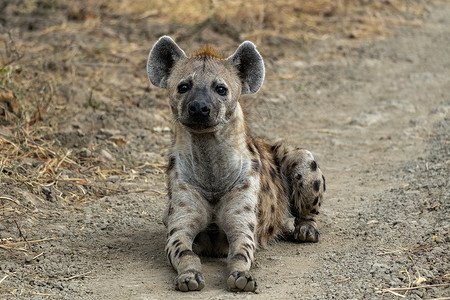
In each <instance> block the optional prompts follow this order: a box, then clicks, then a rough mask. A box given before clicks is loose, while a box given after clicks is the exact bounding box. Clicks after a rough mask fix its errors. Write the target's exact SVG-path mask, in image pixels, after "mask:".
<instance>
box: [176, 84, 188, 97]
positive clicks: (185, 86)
mask: <svg viewBox="0 0 450 300" xmlns="http://www.w3.org/2000/svg"><path fill="white" fill-rule="evenodd" d="M189 89H190V86H189V85H188V84H186V83H181V84H180V85H179V86H178V93H179V94H184V93H186V92H187V91H189Z"/></svg>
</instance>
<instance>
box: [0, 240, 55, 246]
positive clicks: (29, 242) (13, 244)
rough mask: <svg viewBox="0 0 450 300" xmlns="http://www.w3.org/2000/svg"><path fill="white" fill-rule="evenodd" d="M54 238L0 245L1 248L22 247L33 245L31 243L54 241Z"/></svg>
mask: <svg viewBox="0 0 450 300" xmlns="http://www.w3.org/2000/svg"><path fill="white" fill-rule="evenodd" d="M55 239H56V238H48V239H40V240H32V241H26V242H15V243H6V244H0V247H1V246H6V247H9V246H15V245H22V244H26V243H28V244H33V243H40V242H46V241H51V240H55Z"/></svg>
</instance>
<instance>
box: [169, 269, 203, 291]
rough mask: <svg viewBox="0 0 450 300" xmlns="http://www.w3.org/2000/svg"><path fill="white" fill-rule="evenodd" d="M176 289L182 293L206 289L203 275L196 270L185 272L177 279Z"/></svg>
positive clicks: (175, 282)
mask: <svg viewBox="0 0 450 300" xmlns="http://www.w3.org/2000/svg"><path fill="white" fill-rule="evenodd" d="M173 283H174V284H175V288H176V289H177V290H179V291H182V292H189V291H200V290H201V289H203V288H204V287H205V280H204V279H203V276H202V273H200V272H197V271H195V270H187V271H184V272H182V273H180V274H178V276H177V277H176V278H175V280H174V282H173Z"/></svg>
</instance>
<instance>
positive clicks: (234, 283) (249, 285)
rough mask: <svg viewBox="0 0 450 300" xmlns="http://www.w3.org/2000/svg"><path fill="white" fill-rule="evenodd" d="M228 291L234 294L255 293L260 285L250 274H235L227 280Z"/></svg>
mask: <svg viewBox="0 0 450 300" xmlns="http://www.w3.org/2000/svg"><path fill="white" fill-rule="evenodd" d="M227 284H228V289H229V290H230V291H232V292H254V291H256V287H257V286H258V283H257V282H256V280H255V279H254V278H253V277H252V275H251V274H250V273H249V272H237V271H236V272H233V273H231V275H230V277H228V280H227Z"/></svg>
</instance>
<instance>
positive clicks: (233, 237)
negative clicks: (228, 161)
mask: <svg viewBox="0 0 450 300" xmlns="http://www.w3.org/2000/svg"><path fill="white" fill-rule="evenodd" d="M256 194H257V192H256V191H255V190H254V188H253V187H251V185H250V184H245V185H243V187H241V188H239V189H238V190H235V191H232V192H231V193H230V194H229V195H227V197H226V198H225V199H223V200H221V202H222V203H223V204H222V205H221V208H220V210H219V213H218V216H217V217H218V224H219V226H220V227H221V228H222V229H223V230H224V231H225V233H226V235H227V238H228V243H229V250H228V266H227V269H228V274H229V277H228V279H227V285H228V289H229V290H230V291H233V292H253V291H255V290H256V287H257V282H256V280H255V279H254V278H253V276H252V275H251V273H250V268H251V266H252V263H253V260H254V257H255V250H256V244H255V226H256V224H257V218H256V214H255V208H256V205H257V196H256Z"/></svg>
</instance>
